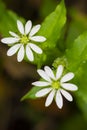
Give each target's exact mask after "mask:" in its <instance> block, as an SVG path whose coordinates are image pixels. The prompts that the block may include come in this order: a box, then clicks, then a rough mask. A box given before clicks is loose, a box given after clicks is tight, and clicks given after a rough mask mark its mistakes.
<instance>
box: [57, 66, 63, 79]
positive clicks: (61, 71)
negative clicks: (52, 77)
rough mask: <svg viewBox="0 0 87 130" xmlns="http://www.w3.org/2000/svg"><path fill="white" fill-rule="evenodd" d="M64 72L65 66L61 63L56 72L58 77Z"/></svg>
mask: <svg viewBox="0 0 87 130" xmlns="http://www.w3.org/2000/svg"><path fill="white" fill-rule="evenodd" d="M62 73H63V66H62V65H59V66H58V68H57V72H56V79H59V78H60V77H61V76H62Z"/></svg>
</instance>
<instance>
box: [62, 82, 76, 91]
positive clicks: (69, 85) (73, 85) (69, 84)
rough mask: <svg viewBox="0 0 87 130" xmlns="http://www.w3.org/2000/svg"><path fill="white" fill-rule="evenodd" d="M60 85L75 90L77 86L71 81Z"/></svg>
mask: <svg viewBox="0 0 87 130" xmlns="http://www.w3.org/2000/svg"><path fill="white" fill-rule="evenodd" d="M61 86H62V87H63V88H64V89H66V90H71V91H77V90H78V87H77V86H76V85H75V84H71V83H62V84H61Z"/></svg>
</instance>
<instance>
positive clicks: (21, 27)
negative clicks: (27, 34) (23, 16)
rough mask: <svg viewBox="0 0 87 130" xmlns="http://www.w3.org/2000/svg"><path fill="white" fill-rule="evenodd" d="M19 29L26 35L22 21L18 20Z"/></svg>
mask: <svg viewBox="0 0 87 130" xmlns="http://www.w3.org/2000/svg"><path fill="white" fill-rule="evenodd" d="M17 27H18V30H19V32H20V33H21V34H24V26H23V24H22V22H21V21H19V20H17Z"/></svg>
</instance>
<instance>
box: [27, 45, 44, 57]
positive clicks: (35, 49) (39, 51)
mask: <svg viewBox="0 0 87 130" xmlns="http://www.w3.org/2000/svg"><path fill="white" fill-rule="evenodd" d="M29 46H30V47H31V48H32V50H33V51H35V52H36V53H38V54H42V49H41V48H40V47H38V46H37V45H35V44H32V43H30V44H29Z"/></svg>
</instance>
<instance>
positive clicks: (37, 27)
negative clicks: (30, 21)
mask: <svg viewBox="0 0 87 130" xmlns="http://www.w3.org/2000/svg"><path fill="white" fill-rule="evenodd" d="M40 27H41V25H36V26H34V27H33V28H32V30H31V32H30V34H29V36H30V37H32V36H33V35H35V34H36V33H37V32H38V31H39V29H40Z"/></svg>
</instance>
